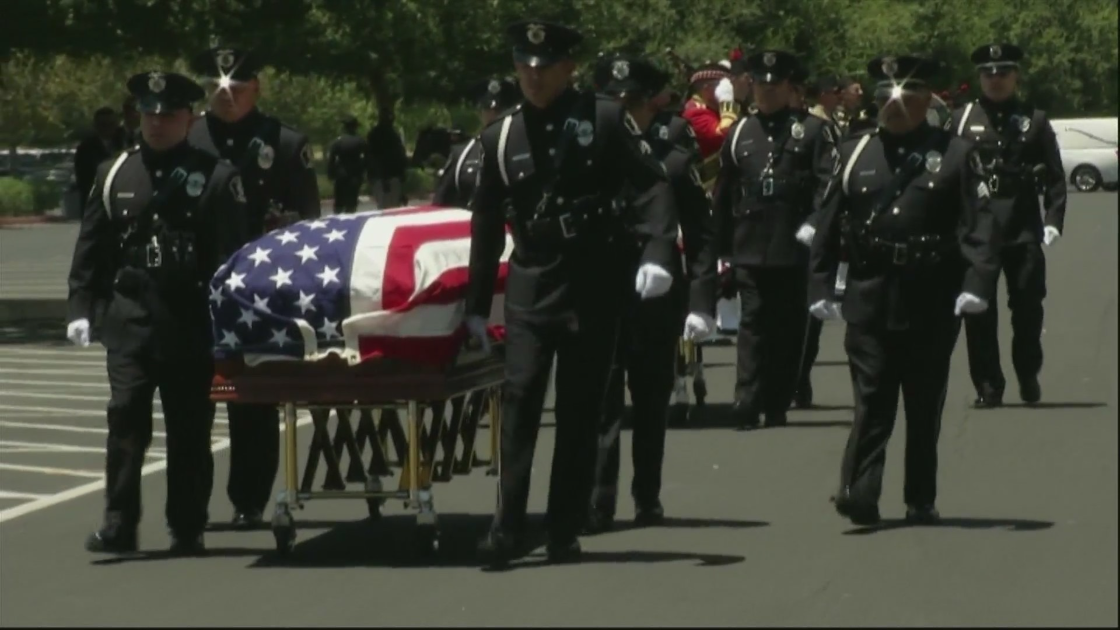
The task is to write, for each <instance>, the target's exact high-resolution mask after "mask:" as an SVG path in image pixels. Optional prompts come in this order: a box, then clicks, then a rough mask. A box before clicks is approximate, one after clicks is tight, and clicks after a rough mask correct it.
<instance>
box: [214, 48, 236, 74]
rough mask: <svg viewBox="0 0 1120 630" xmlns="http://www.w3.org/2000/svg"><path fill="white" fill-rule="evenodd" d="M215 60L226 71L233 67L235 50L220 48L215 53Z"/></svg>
mask: <svg viewBox="0 0 1120 630" xmlns="http://www.w3.org/2000/svg"><path fill="white" fill-rule="evenodd" d="M214 60H215V61H217V62H218V68H220V69H221V70H222V72H225V71H227V70H229V69H230V68H232V67H233V51H232V50H228V49H223V50H219V51H217V52H216V53H214Z"/></svg>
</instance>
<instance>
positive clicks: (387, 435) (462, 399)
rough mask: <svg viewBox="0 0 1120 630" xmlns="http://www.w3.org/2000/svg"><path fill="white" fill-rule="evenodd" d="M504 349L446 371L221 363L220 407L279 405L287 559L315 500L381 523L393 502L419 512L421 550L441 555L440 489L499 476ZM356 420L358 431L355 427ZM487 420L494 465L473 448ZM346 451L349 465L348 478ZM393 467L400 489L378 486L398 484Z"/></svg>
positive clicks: (278, 532)
mask: <svg viewBox="0 0 1120 630" xmlns="http://www.w3.org/2000/svg"><path fill="white" fill-rule="evenodd" d="M502 350H503V348H502V346H501V344H497V345H496V346H495V349H494V350H493V351H492V353H491V354H489V355H486V354H484V353H481V352H466V351H465V352H464V353H462V354H461V355H460V356H459V357H458V359H457V360H456V361H455V363H454V364H453V365H451V366H447V367H441V368H430V367H424V366H415V365H408V364H403V363H401V362H395V361H388V360H386V361H377V360H374V361H369V362H366V363H363V364H360V365H358V366H354V367H350V366H346V365H345V364H343V363H342V361H341V360H338V361H334V360H324V361H320V362H316V363H314V364H304V363H299V364H295V363H294V362H292V363H289V362H283V363H273V364H264V365H262V366H258V367H255V368H248V367H245V366H244V365H243V364H241V363H240V362H236V363H234V362H221V361H219V362H218V364H217V369H216V372H215V378H214V383H213V386H212V388H211V398H212V399H213V400H214V401H217V402H230V401H232V402H239V403H253V404H269V405H272V404H275V405H278V406H279V407H280V411H281V419H282V422H283V427H284V437H283V440H282V446H281V448H282V452H281V455H282V457H281V459H282V461H283V490H281V491H280V492H279V493H278V494H277V497H276V506H275V512H274V515H273V518H272V532H273V535H274V537H275V539H276V550H277V552H279V553H280V554H287V553H289V552H291V551H292V549H293V548H294V546H295V540H296V524H295V518H294V517H293V516H292V511H293V509H296V508H298V509H303V507H304V503H305V502H306V501H310V500H311V499H364V500H365V501H366V504H367V508H368V512H369V516H370V518H371V519H374V520H376V519H378V518H380V516H381V506H382V505H383V504H384V502H385V501H386V500H389V499H401V500H403V501H404V505H405V508H406V509H408V510H410V511H412V512H414V513H415V514H416V528H415V530H414V532H415V542H416V545H417V548H418V550H419V551H422V552H432V551H436V550H438V548H439V529H438V527H437V518H436V510H435V503H434V496H433V495H434V493H433V488H432V486H433V483H437V482H447V481H450V480H451V479H452V478H453V477H454V476H456V475H464V474H468V473H470V471H471V470H472V469H473V468H475V467H478V466H486V467H487V474H490V475H495V474H497V472H498V466H499V452H500V451H499V436H500V434H501V411H500V410H501V389H502V382H503V380H504V365H503V361H502ZM402 410H403V412H404V413H403V420H404V421H405V426H404V427H403V428H402V427H401V422H400V421H401V420H402V417H401V415H402V414H401V413H400V412H401V411H402ZM300 411H307V412H308V413H309V415H310V419H311V423H312V425H313V429H312V438H311V445H310V448H309V451H308V454H307V460H306V464H305V466H304V468H303V475H302V479H301V478H300V466H299V440H298V434H297V424H298V419H299V412H300ZM332 411H334V415H335V416H336V417H337V423H336V427H335V433H334V435H333V436H331V434H330V431H329V423H330V418H331V412H332ZM355 415H356V416H357V430H356V431H355V430H354V429H353V426H352V425H351V419H352V418H353V417H354V416H355ZM484 416H488V417H489V425H490V436H489V437H490V440H489V442H490V444H489V451H490V452H489V455H490V457H489V458H483V457H482V456H481V455H480V454H479V452H478V449H477V448H476V441H477V437H478V433H479V428H480V427H481V425H482V419H483V417H484ZM429 417H430V422H426V420H427V418H429ZM367 444H368V445H369V446H370V448H369V458H368V463H367V462H366V457H365V455H366V446H367ZM460 446H462V452H461V453H462V454H461V455H460V454H459V447H460ZM343 453H345V454H346V459H347V460H348V462H347V467H346V470H345V473H344V471H343ZM393 455H395V458H394V457H393ZM320 461H321V462H323V464H324V465H325V468H326V470H325V479H324V482H323V486H322V489H321V490H313V485H314V482H315V479H316V473H317V472H318V466H319V463H320ZM394 467H399V469H400V476H399V478H398V483H397V488H396V489H386V488H384V487H383V485H382V479H381V478H382V477H385V476H391V475H392V474H393V468H394ZM348 483H349V484H356V485H359V484H360V486H361V490H348V489H347V484H348Z"/></svg>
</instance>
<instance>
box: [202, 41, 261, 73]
mask: <svg viewBox="0 0 1120 630" xmlns="http://www.w3.org/2000/svg"><path fill="white" fill-rule="evenodd" d="M260 70H261V64H260V60H259V59H258V58H257V56H256V55H254V54H253V53H252V52H251V51H248V50H242V49H240V48H234V47H231V46H217V47H215V48H211V49H210V50H206V51H203V52H201V53H199V54H197V55H195V57H194V58H193V59H191V72H194V73H195V74H197V75H198V76H201V77H208V78H214V79H220V78H222V77H229V78H230V79H233V80H234V81H249V80H251V79H253V78H255V77H256V76H257V73H258V72H260Z"/></svg>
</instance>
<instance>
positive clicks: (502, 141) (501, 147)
mask: <svg viewBox="0 0 1120 630" xmlns="http://www.w3.org/2000/svg"><path fill="white" fill-rule="evenodd" d="M512 125H513V116H506V118H505V120H503V121H502V132H501V133H500V134H498V156H497V157H498V171H499V172H501V174H502V181H503V182H504V183H505V185H506V186H509V173H508V172H507V171H506V143H507V142H509V128H510V126H512Z"/></svg>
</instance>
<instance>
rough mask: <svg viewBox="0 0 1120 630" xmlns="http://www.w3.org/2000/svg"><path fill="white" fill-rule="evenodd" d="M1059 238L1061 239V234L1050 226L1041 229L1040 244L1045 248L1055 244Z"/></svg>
mask: <svg viewBox="0 0 1120 630" xmlns="http://www.w3.org/2000/svg"><path fill="white" fill-rule="evenodd" d="M1060 238H1062V233H1061V232H1059V231H1058V228H1056V227H1054V226H1052V225H1047V226H1046V227H1044V228H1042V242H1043V244H1045V245H1046V246H1047V247H1049V246H1051V245H1053V244H1054V243H1057V242H1058V239H1060Z"/></svg>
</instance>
